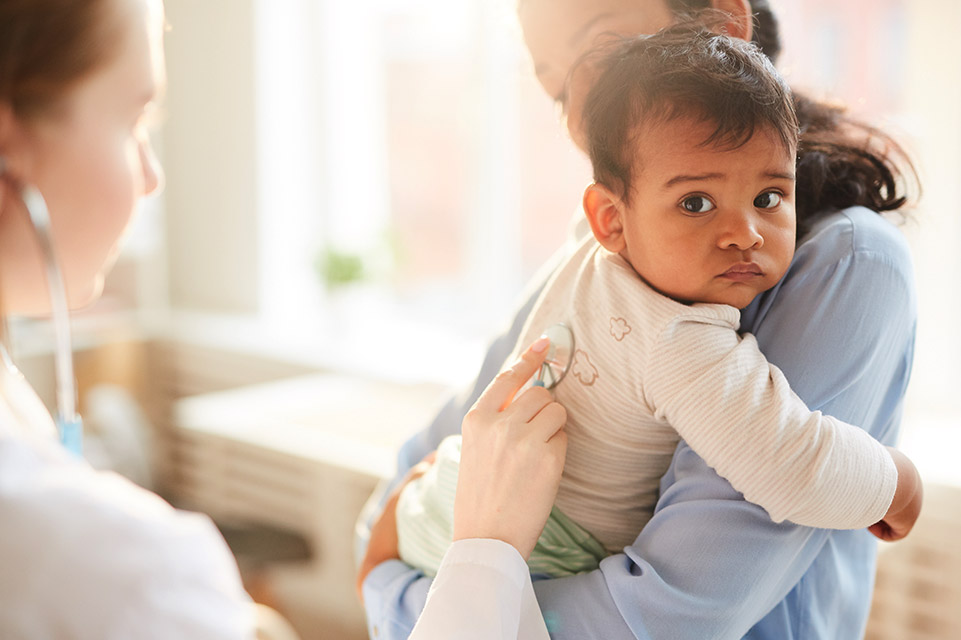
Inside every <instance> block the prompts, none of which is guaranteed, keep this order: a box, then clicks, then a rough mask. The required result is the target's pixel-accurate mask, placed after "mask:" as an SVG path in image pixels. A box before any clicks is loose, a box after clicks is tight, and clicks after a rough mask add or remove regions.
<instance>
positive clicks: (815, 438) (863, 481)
mask: <svg viewBox="0 0 961 640" xmlns="http://www.w3.org/2000/svg"><path fill="white" fill-rule="evenodd" d="M645 379H646V380H647V381H648V382H647V383H646V387H645V390H644V391H645V397H646V398H647V400H648V402H649V403H650V405H651V406H652V407H653V408H654V410H655V415H657V416H658V417H659V418H663V419H666V420H667V421H668V422H670V423H671V425H672V426H673V427H674V428H675V429H676V430H677V431H678V433H679V434H680V435H681V437H682V438H684V439H685V440H686V441H687V442H688V444H690V446H691V448H693V449H694V451H695V452H697V453H698V455H700V456H701V457H703V458H704V459H705V461H706V462H707V463H708V464H709V465H710V466H711V467H713V468H714V469H715V470H716V471H717V472H718V473H719V474H720V475H721V476H723V477H724V478H726V479H727V480H728V481H729V482H730V483H731V484H732V485H733V486H734V488H735V489H737V490H738V491H740V492H741V493H743V494H744V497H745V498H746V499H748V500H750V501H751V502H754V503H755V504H758V505H760V506H762V507H764V509H765V510H767V512H768V513H769V514H770V516H771V518H772V519H773V520H774V521H776V522H780V521H782V520H790V521H791V522H795V523H797V524H801V525H806V526H812V527H820V528H829V529H860V528H863V527H868V526H871V525H874V524H875V523H879V521H881V520H883V519H884V518H886V517H888V516H891V517H892V519H893V520H892V521H891V522H889V523H888V524H889V525H890V526H889V528H887V529H885V528H884V527H881V528H877V527H876V528H875V530H874V531H873V532H874V533H875V535H879V537H881V535H880V534H881V533H883V532H885V531H886V532H887V533H888V534H890V538H891V539H896V538H897V537H903V535H905V534H906V533H907V531H908V530H910V528H911V526H912V525H913V522H914V520H915V519H916V517H917V511H918V510H919V509H920V492H919V491H914V490H913V489H912V486H915V485H919V484H920V483H919V482H917V471H916V470H915V469H914V466H913V465H912V464H911V463H910V461H909V460H907V458H906V457H904V456H903V455H901V454H896V455H897V461H898V464H895V458H894V457H893V455H894V454H891V453H889V452H888V451H887V449H886V448H885V447H884V446H883V445H881V444H880V443H879V442H877V441H876V440H874V439H873V438H872V437H871V436H870V435H868V434H867V433H866V432H865V431H863V430H862V429H859V428H857V427H854V426H852V425H849V424H846V423H844V422H841V421H840V420H837V419H835V418H833V417H831V416H825V415H822V414H821V413H820V412H811V411H809V410H808V408H807V406H806V405H805V404H804V402H803V401H802V400H801V399H800V398H798V397H797V396H796V395H795V394H794V392H793V391H791V389H790V386H789V385H788V382H787V380H786V379H785V378H784V375H783V374H782V373H781V372H780V370H779V369H777V367H775V366H774V365H771V364H770V363H768V362H767V360H766V359H765V358H764V356H763V354H761V352H760V350H759V349H758V347H757V342H756V341H755V339H754V337H753V336H751V335H745V336H743V338H742V337H739V336H738V335H737V334H736V333H735V332H734V331H733V330H732V329H731V328H730V327H729V326H723V325H722V324H718V323H715V322H712V321H711V319H708V318H706V317H702V316H699V315H698V314H697V313H696V312H695V313H692V314H691V315H690V316H688V317H684V318H677V319H675V320H674V321H672V322H671V323H670V325H669V326H668V327H667V328H666V329H665V331H664V332H663V334H662V339H661V340H659V341H658V343H657V346H656V347H655V349H654V351H653V352H652V354H651V358H650V360H649V362H648V371H647V374H646V375H645ZM899 471H901V473H899ZM899 480H900V482H901V485H902V486H901V487H899ZM896 496H897V498H898V499H897V500H895V497H896ZM912 513H913V514H914V515H913V516H912Z"/></svg>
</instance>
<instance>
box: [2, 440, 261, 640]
mask: <svg viewBox="0 0 961 640" xmlns="http://www.w3.org/2000/svg"><path fill="white" fill-rule="evenodd" d="M0 521H2V523H3V524H2V527H0V567H3V570H2V571H0V602H3V606H2V607H0V637H3V638H74V639H77V640H86V639H90V640H93V639H97V640H111V639H114V638H116V639H121V638H139V639H142V640H152V639H154V638H156V639H157V640H160V639H165V640H169V639H170V638H183V639H185V640H193V639H203V640H207V639H210V640H221V639H223V640H240V639H242V638H252V637H253V626H254V613H253V608H252V606H251V603H250V599H249V597H248V596H247V594H246V593H245V592H244V590H243V588H242V586H241V583H240V577H239V574H238V570H237V565H236V563H235V561H234V559H233V556H232V555H231V554H230V551H229V549H228V548H227V546H226V543H225V542H224V540H223V538H222V537H221V536H220V534H219V532H218V531H217V529H216V528H215V527H214V525H213V523H212V522H211V521H210V520H209V519H208V518H207V517H205V516H202V515H199V514H191V513H186V512H182V511H178V510H175V509H173V508H172V507H171V506H170V505H169V504H167V503H166V502H164V501H163V500H162V499H161V498H159V497H158V496H156V495H154V494H152V493H150V492H148V491H146V490H144V489H141V488H139V487H137V486H135V485H134V484H132V483H131V482H129V481H127V480H126V479H124V478H121V477H120V476H118V475H116V474H113V473H105V472H99V471H95V470H94V469H92V468H91V467H90V466H89V465H88V464H86V463H85V462H84V461H81V460H77V459H74V458H73V457H72V456H70V455H69V454H67V453H66V452H64V451H63V450H62V449H60V448H59V447H58V446H56V445H54V444H52V443H51V444H50V445H49V446H42V445H41V446H38V445H37V443H28V442H25V441H23V440H20V439H18V438H11V437H0Z"/></svg>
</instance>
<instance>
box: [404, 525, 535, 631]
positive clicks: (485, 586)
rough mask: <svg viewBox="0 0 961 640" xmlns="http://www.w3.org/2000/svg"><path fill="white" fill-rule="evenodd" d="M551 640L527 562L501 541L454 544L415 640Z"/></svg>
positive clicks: (429, 599)
mask: <svg viewBox="0 0 961 640" xmlns="http://www.w3.org/2000/svg"><path fill="white" fill-rule="evenodd" d="M453 638H456V639H457V640H549V636H548V633H547V626H546V625H545V624H544V617H543V615H542V614H541V610H540V607H539V606H538V605H537V598H536V596H535V595H534V586H533V585H532V584H531V576H530V572H529V571H528V568H527V563H526V562H524V559H523V558H522V557H521V555H520V554H519V553H518V552H517V549H515V548H514V547H512V546H511V545H509V544H507V543H506V542H502V541H500V540H488V539H480V538H478V539H471V540H458V541H457V542H454V543H453V544H452V545H451V546H450V547H449V548H448V550H447V553H446V554H445V555H444V559H443V561H441V564H440V568H439V569H438V570H437V575H436V576H435V577H434V581H433V582H432V583H431V587H430V591H429V592H428V594H427V603H426V604H425V605H424V610H423V611H422V612H421V614H420V618H418V620H417V624H416V625H415V626H414V630H413V632H411V635H410V640H450V639H453Z"/></svg>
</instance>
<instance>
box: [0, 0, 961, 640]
mask: <svg viewBox="0 0 961 640" xmlns="http://www.w3.org/2000/svg"><path fill="white" fill-rule="evenodd" d="M772 5H773V7H774V9H775V12H776V13H777V14H778V16H779V17H780V19H781V23H782V29H783V32H784V40H785V43H786V48H785V52H784V54H783V56H782V60H781V64H780V67H781V69H782V71H783V72H784V73H785V74H786V76H787V77H788V79H789V81H790V82H791V83H792V85H793V86H795V87H798V88H805V89H807V90H808V91H809V92H812V93H815V94H818V95H823V96H830V97H833V98H836V99H839V100H841V101H843V102H845V103H846V104H848V105H849V106H850V108H851V109H852V111H854V112H855V113H858V114H860V115H862V116H864V117H866V118H868V119H870V120H871V121H872V122H874V123H876V124H878V125H880V126H882V127H883V128H885V129H887V130H888V131H891V132H892V133H894V134H895V136H896V137H897V138H898V139H900V140H901V141H902V142H903V143H904V144H905V146H906V147H907V149H908V150H909V152H910V153H911V155H912V158H913V159H914V160H915V162H916V163H917V166H918V169H919V171H920V173H921V176H922V181H923V185H924V197H923V200H922V201H921V204H920V206H919V207H918V208H917V209H916V210H915V211H913V212H912V213H911V215H910V216H909V218H908V220H907V221H906V222H904V223H903V224H902V229H903V230H904V232H905V234H906V235H907V236H908V238H909V240H910V243H911V246H912V248H913V253H914V259H915V266H916V273H917V283H918V292H919V304H920V326H919V329H918V342H917V355H916V359H915V368H914V373H913V376H912V384H911V389H910V394H909V401H908V405H907V410H906V414H905V420H904V429H903V439H902V446H903V448H904V449H905V450H906V451H907V452H908V453H909V455H911V456H912V457H913V458H914V460H915V461H916V462H917V464H918V466H919V468H920V469H921V471H922V474H923V475H924V477H925V479H926V481H928V482H932V483H936V484H938V485H944V486H948V487H950V486H961V472H959V471H958V467H959V465H958V464H957V463H956V462H955V460H954V456H955V455H956V454H957V452H958V451H961V430H959V428H958V424H959V421H961V393H958V390H957V387H958V383H959V382H961V334H959V332H958V329H957V326H958V321H957V318H958V317H959V314H961V304H959V303H961V286H959V285H961V257H959V256H961V252H959V251H958V247H959V246H961V221H959V214H961V203H959V198H958V193H957V187H956V185H957V184H958V176H959V175H961V82H959V80H961V39H959V38H958V37H957V32H958V30H959V29H961V3H958V2H957V0H910V1H909V0H848V1H847V2H841V3H839V2H836V1H829V0H774V1H773V2H772ZM166 7H167V12H168V22H169V24H170V30H169V33H168V34H167V41H166V42H167V55H168V74H169V84H168V88H167V94H166V97H165V99H164V101H163V108H162V117H161V122H160V124H159V125H158V128H157V130H156V142H157V146H158V148H159V151H160V155H161V157H162V161H163V164H164V165H165V168H166V174H167V187H166V190H165V191H164V193H163V194H162V195H161V196H159V197H157V198H155V199H153V200H151V201H149V202H147V203H145V205H144V207H143V211H142V213H141V215H140V216H139V218H138V220H137V222H136V225H135V227H134V228H133V230H132V232H131V236H130V238H129V241H128V242H127V244H126V248H125V252H124V254H123V256H122V257H121V259H120V262H119V263H118V265H117V267H116V269H115V270H114V272H113V273H112V274H111V276H110V279H109V280H108V282H107V294H106V295H105V296H104V298H103V299H102V300H101V301H100V302H99V303H98V304H97V305H96V306H95V307H94V308H91V309H89V310H87V311H85V312H84V313H82V314H80V315H78V316H77V318H76V322H75V329H74V333H75V336H76V337H75V340H76V343H77V344H76V347H77V363H78V364H77V374H78V378H79V382H80V389H81V409H82V411H84V413H85V415H86V418H87V422H88V425H89V430H90V432H91V437H90V438H88V444H87V452H88V456H89V457H90V458H91V460H93V461H94V462H95V464H98V465H101V466H105V467H111V468H116V469H118V470H120V471H121V472H124V473H126V474H127V475H130V476H131V477H133V478H134V479H135V480H137V481H138V482H140V483H142V484H145V485H147V486H151V487H153V488H155V489H156V490H158V491H160V492H161V493H162V495H164V496H165V497H167V498H168V499H170V500H171V501H172V502H174V504H177V505H179V506H184V507H189V508H195V509H200V510H203V511H206V512H208V513H210V514H211V515H212V516H213V517H214V518H215V519H216V520H217V522H218V524H220V525H221V527H222V529H223V530H224V532H225V536H226V537H227V539H228V542H230V543H231V546H232V548H233V549H234V551H235V552H236V553H237V556H238V560H239V562H240V564H241V568H242V570H243V573H244V578H245V581H246V584H247V587H248V589H249V590H250V591H251V593H252V594H253V595H254V597H255V598H257V599H258V600H260V601H263V602H266V603H268V604H271V605H272V606H274V607H275V608H277V609H278V610H280V611H281V612H282V613H284V615H286V616H287V617H288V618H289V619H290V620H291V621H292V622H293V624H294V626H295V627H296V629H297V631H298V632H299V633H300V635H301V636H302V637H303V638H304V639H305V640H309V639H312V638H318V639H319V638H346V639H350V638H362V637H366V631H365V627H364V623H363V616H362V612H361V610H360V607H359V605H358V603H357V602H356V598H355V595H354V590H353V562H354V561H353V551H352V547H351V544H352V542H351V541H352V535H353V523H354V521H355V519H356V517H357V514H358V512H359V510H360V508H361V506H362V505H363V503H364V501H365V499H366V498H367V496H368V495H369V494H370V492H371V490H372V489H373V488H374V486H375V485H376V484H377V483H378V482H379V481H380V480H381V479H382V478H384V477H390V476H391V475H392V472H393V464H394V454H395V451H396V449H397V447H398V446H399V445H400V443H402V442H403V441H404V440H405V439H406V437H407V436H408V435H409V434H410V433H412V432H413V431H414V430H416V429H419V428H421V427H423V426H424V425H426V424H427V422H428V421H429V420H430V418H431V417H432V416H433V413H434V412H435V411H436V409H437V408H438V407H439V406H440V404H441V403H442V402H443V400H444V399H445V398H446V396H447V395H448V394H449V393H450V391H451V390H452V389H456V388H457V387H459V386H461V385H463V384H465V383H466V382H468V381H470V380H471V378H472V376H473V375H474V374H475V373H476V370H477V368H478V367H479V364H480V359H481V357H482V355H483V352H484V348H485V346H486V344H487V342H488V341H489V340H490V339H491V338H492V337H493V336H495V335H496V334H497V333H498V332H499V331H500V330H501V329H503V328H504V323H506V322H507V321H509V319H510V318H511V317H512V315H513V314H512V309H513V306H514V305H515V304H516V303H517V302H518V301H519V299H520V296H521V294H522V292H523V289H524V287H525V284H526V283H527V282H528V281H529V280H530V279H531V278H532V276H534V274H535V273H536V271H537V269H538V268H539V267H540V266H541V265H542V264H543V263H544V261H545V260H546V259H547V258H548V257H549V256H550V255H551V253H552V252H553V251H554V250H555V249H556V248H557V247H559V246H560V244H561V243H562V241H563V239H564V237H565V233H566V230H567V225H568V223H569V221H570V220H571V219H572V217H573V216H574V215H575V213H576V212H577V211H578V207H579V202H580V195H581V192H582V190H583V188H584V186H585V185H586V184H587V183H588V182H589V181H590V175H589V167H588V163H587V161H586V159H585V158H583V157H582V156H581V155H580V154H579V152H577V151H576V150H575V149H574V147H573V145H572V144H571V143H570V142H569V140H568V139H567V136H566V133H565V132H563V130H562V128H561V127H560V126H559V125H558V117H557V112H556V109H555V106H554V105H553V104H552V102H551V101H550V99H549V98H547V97H546V96H545V95H544V94H543V93H542V91H541V89H540V87H539V86H538V85H537V83H536V81H535V80H534V78H533V74H532V72H531V69H530V68H529V65H528V61H527V59H526V53H525V50H524V48H523V44H522V42H521V38H520V32H519V28H518V26H517V24H516V19H515V18H514V15H513V11H512V6H511V3H510V2H508V1H507V0H498V1H492V0H460V1H459V2H450V1H445V2H442V1H440V0H166ZM12 334H13V337H14V351H15V357H16V358H17V360H18V361H19V362H20V363H21V365H22V368H23V369H24V370H25V373H26V374H27V375H28V377H29V378H31V380H32V381H33V382H34V383H35V384H36V385H37V387H38V388H39V389H41V390H46V391H47V393H48V397H52V377H53V376H52V366H53V365H52V361H51V360H50V354H49V352H48V350H47V348H46V347H45V345H46V344H47V341H48V338H49V328H48V327H47V326H46V325H45V324H43V323H37V322H30V321H22V322H17V323H15V324H14V326H13V327H12ZM946 504H947V503H946ZM944 509H946V510H948V511H950V510H951V509H952V507H944ZM958 510H959V511H961V507H959V508H958ZM952 540H953V539H952ZM944 546H946V547H953V548H954V549H955V550H957V547H958V545H957V543H956V542H953V541H952V542H945V545H944ZM942 551H945V550H944V549H942ZM948 551H950V549H949V550H948ZM883 553H886V551H885V552H883ZM952 553H953V552H952ZM892 554H893V551H892ZM953 557H956V556H953ZM928 560H929V562H928V564H929V565H931V564H932V563H933V565H934V567H935V569H933V570H932V571H934V573H933V574H932V575H933V577H931V576H928V577H925V578H924V580H927V581H928V582H926V583H924V584H928V587H925V588H928V591H925V590H924V589H925V588H920V587H919V588H915V591H916V592H917V591H918V589H920V592H917V593H915V596H918V593H920V594H921V595H920V596H918V597H916V598H915V599H920V600H926V601H928V603H929V605H930V604H931V602H932V601H937V598H939V597H942V596H943V595H944V593H945V592H944V587H942V586H938V585H937V584H935V586H933V587H932V586H931V584H933V583H932V581H934V583H936V582H937V580H938V576H939V575H941V574H943V573H944V572H946V571H948V570H947V569H946V568H944V565H943V564H942V562H943V560H940V559H937V558H936V559H935V560H933V561H932V560H931V559H930V558H929V559H928ZM939 565H940V568H938V567H939ZM958 566H959V567H961V561H959V565H958ZM939 572H940V573H939ZM959 572H961V568H959ZM912 575H913V574H912ZM915 577H916V576H915ZM899 581H900V579H899ZM915 582H917V581H915ZM922 582H924V581H923V580H922ZM882 584H883V581H881V580H880V579H879V588H880V586H881V585H882ZM932 593H933V594H934V595H932ZM954 593H957V592H954ZM879 597H880V596H879ZM932 599H933V600H932ZM895 600H896V601H897V602H900V601H902V600H904V598H901V597H900V596H899V597H898V598H896V599H893V600H892V602H894V601H895ZM931 606H932V607H933V609H932V611H934V613H930V612H927V613H924V614H923V615H921V614H919V613H918V612H917V611H916V610H915V611H913V612H912V611H907V610H905V611H902V610H901V609H900V608H899V607H901V608H903V606H902V605H900V604H892V603H891V602H887V601H886V602H885V603H882V605H877V606H876V610H877V611H880V614H877V615H882V616H883V615H884V614H885V612H887V615H889V617H890V616H901V618H903V619H904V620H908V622H905V624H914V625H915V627H912V628H913V629H915V631H917V629H922V630H924V629H927V631H928V632H930V635H917V634H920V633H921V632H920V631H917V634H915V635H912V634H914V633H915V632H911V633H909V634H908V635H900V636H898V637H901V638H904V637H915V638H922V637H923V638H928V637H931V638H935V637H945V638H947V637H958V636H957V635H938V634H943V633H949V632H943V629H946V628H947V627H939V626H938V625H939V624H941V622H938V619H937V618H938V615H940V614H939V611H940V609H939V608H938V607H937V606H936V602H935V604H934V605H931ZM954 608H955V609H956V607H954ZM912 616H913V617H912ZM925 616H927V618H926V617H925ZM932 616H933V618H932ZM892 619H893V618H892ZM911 620H913V622H911ZM931 620H934V622H932V621H931ZM886 624H889V625H890V620H889V621H888V622H887V623H886ZM872 628H873V629H874V631H872V632H871V633H873V634H875V635H872V636H871V637H877V638H880V637H882V635H880V634H881V631H878V629H880V627H879V626H877V625H875V626H874V627H872ZM955 629H956V628H955ZM958 633H961V632H958ZM892 637H893V636H892Z"/></svg>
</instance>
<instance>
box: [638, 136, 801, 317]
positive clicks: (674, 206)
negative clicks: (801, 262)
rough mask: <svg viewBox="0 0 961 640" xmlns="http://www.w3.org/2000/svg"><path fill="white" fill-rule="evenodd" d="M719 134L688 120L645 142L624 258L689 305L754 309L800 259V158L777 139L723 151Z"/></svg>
mask: <svg viewBox="0 0 961 640" xmlns="http://www.w3.org/2000/svg"><path fill="white" fill-rule="evenodd" d="M712 131H713V125H711V124H707V123H704V122H700V121H696V120H693V119H687V118H680V119H676V120H673V121H669V122H666V123H662V124H658V125H655V126H652V127H646V128H644V129H643V130H642V131H641V132H640V133H641V135H639V136H637V138H636V140H637V144H636V149H635V151H636V154H635V158H634V167H635V169H634V176H633V194H632V197H631V206H630V207H626V208H625V210H624V212H623V214H622V224H623V227H624V242H625V247H624V249H623V250H622V251H621V255H622V256H623V257H624V258H625V259H627V260H628V261H629V262H630V263H631V265H632V266H633V267H634V269H635V270H636V271H637V272H638V273H639V274H640V275H641V277H643V278H644V280H645V281H646V282H647V283H648V284H650V285H651V286H652V287H654V288H655V289H657V290H658V291H660V292H661V293H663V294H665V295H667V296H670V297H671V298H674V299H676V300H680V301H682V302H712V303H720V304H728V305H731V306H733V307H737V308H738V309H741V308H744V307H746V306H747V305H748V304H749V303H750V302H751V300H753V299H754V297H755V296H756V295H757V294H759V293H761V292H762V291H766V290H767V289H770V288H771V287H773V286H774V285H775V284H776V283H777V281H778V280H780V278H781V276H782V275H784V273H785V271H787V268H788V266H789V265H790V263H791V259H792V258H793V256H794V241H795V214H794V173H795V156H794V150H793V149H786V148H785V146H784V145H783V144H782V143H781V142H780V139H779V138H777V137H776V135H775V134H774V133H773V131H768V130H760V131H758V132H757V133H755V134H754V136H753V137H752V138H751V139H750V140H749V141H748V142H747V144H745V145H743V146H742V147H740V148H738V149H734V150H719V149H717V148H716V147H714V146H710V145H707V146H704V145H702V144H701V143H702V142H703V141H704V140H705V139H706V138H707V137H708V136H709V135H710V133H711V132H712Z"/></svg>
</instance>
